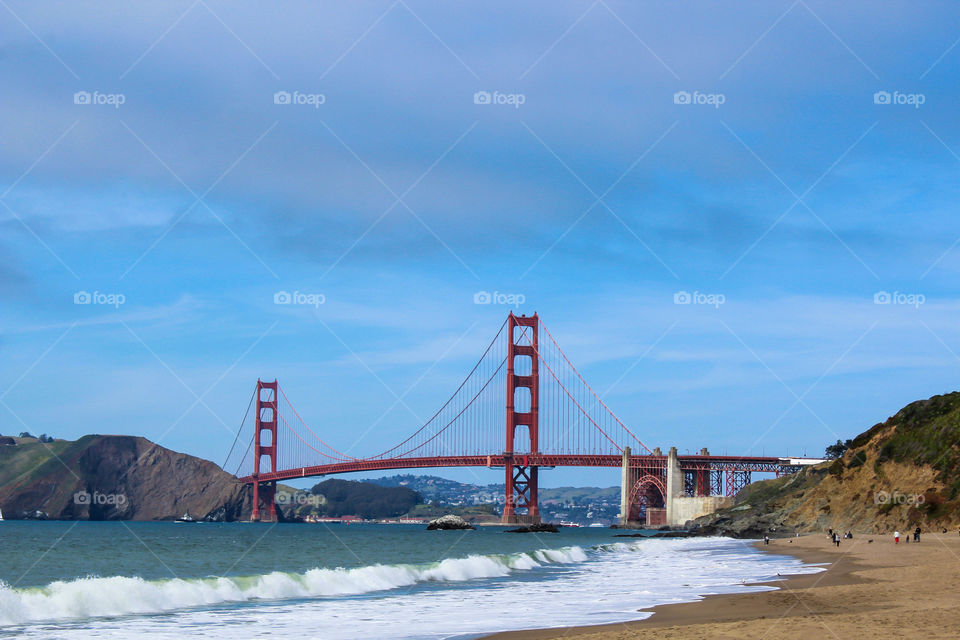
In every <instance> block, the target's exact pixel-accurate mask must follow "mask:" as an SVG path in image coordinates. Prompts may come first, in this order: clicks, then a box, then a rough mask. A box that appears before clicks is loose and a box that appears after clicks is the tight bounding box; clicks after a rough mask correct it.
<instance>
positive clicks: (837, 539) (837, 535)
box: [833, 531, 840, 547]
mask: <svg viewBox="0 0 960 640" xmlns="http://www.w3.org/2000/svg"><path fill="white" fill-rule="evenodd" d="M833 542H834V543H835V544H836V545H837V547H839V546H840V532H839V531H837V532H836V533H835V534H833Z"/></svg>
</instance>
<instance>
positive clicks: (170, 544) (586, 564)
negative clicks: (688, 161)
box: [0, 521, 821, 639]
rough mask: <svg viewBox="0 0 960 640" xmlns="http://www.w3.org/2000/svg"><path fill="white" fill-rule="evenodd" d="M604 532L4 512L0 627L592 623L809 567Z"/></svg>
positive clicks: (740, 588)
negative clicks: (22, 517)
mask: <svg viewBox="0 0 960 640" xmlns="http://www.w3.org/2000/svg"><path fill="white" fill-rule="evenodd" d="M615 533H616V531H614V530H609V529H589V528H580V529H563V530H562V531H561V532H560V533H557V534H536V535H534V534H512V533H505V532H504V530H503V529H502V528H499V527H482V528H479V529H478V530H476V531H426V530H425V528H424V527H423V526H422V525H367V524H360V525H340V524H331V525H323V524H317V525H295V524H276V525H271V524H262V523H261V524H246V523H226V524H214V523H200V524H175V523H144V522H133V523H121V522H16V521H5V522H3V523H0V581H2V582H0V637H14V636H15V637H28V638H89V637H97V638H127V637H133V636H148V637H161V638H181V637H184V635H189V636H192V637H210V638H220V637H229V638H232V639H234V638H261V637H268V636H269V637H278V638H281V637H310V638H331V639H339V638H357V637H375V638H397V639H400V638H450V637H460V638H469V637H477V636H480V635H483V634H487V633H492V632H496V631H503V630H509V629H524V628H539V627H554V626H567V625H582V624H602V623H608V622H618V621H627V620H636V619H641V618H644V617H646V616H647V615H649V614H647V613H642V612H640V611H638V609H642V608H646V607H650V606H653V605H656V604H666V603H672V602H684V601H691V600H697V599H699V598H701V597H703V596H704V595H708V594H714V593H736V592H745V591H755V590H760V589H769V588H773V587H766V586H758V585H756V584H753V583H756V582H762V581H768V580H771V579H776V576H777V574H790V573H810V572H815V571H819V570H821V569H819V568H817V567H810V566H804V565H802V564H801V563H800V562H799V561H798V560H796V559H794V558H791V557H786V556H776V555H770V554H764V553H761V552H758V551H757V550H755V549H753V548H752V547H751V546H749V544H748V543H746V542H744V541H738V540H731V539H727V538H685V539H646V538H616V537H614V534H615Z"/></svg>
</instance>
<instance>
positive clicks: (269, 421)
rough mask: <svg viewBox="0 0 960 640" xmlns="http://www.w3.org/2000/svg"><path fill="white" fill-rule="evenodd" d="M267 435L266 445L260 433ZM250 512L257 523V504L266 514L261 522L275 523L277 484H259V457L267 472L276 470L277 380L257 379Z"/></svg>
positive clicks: (258, 509)
mask: <svg viewBox="0 0 960 640" xmlns="http://www.w3.org/2000/svg"><path fill="white" fill-rule="evenodd" d="M266 433H269V434H270V438H269V440H270V442H269V443H266V444H265V443H264V441H263V437H264V434H266ZM253 438H254V440H253V512H252V513H251V516H250V519H251V520H252V521H253V522H259V521H260V519H261V518H260V501H261V498H262V500H263V502H264V503H265V506H266V510H267V513H266V514H265V517H264V519H265V520H267V521H269V522H275V521H276V519H277V505H276V502H274V497H275V496H276V493H277V483H276V482H275V481H273V482H264V483H263V484H262V485H261V483H260V463H261V459H262V458H263V456H267V457H269V458H270V472H271V473H275V472H276V471H277V381H276V380H274V381H273V382H264V381H262V380H260V379H258V380H257V418H256V427H255V430H254V434H253Z"/></svg>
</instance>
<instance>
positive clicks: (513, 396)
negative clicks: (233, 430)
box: [225, 313, 805, 523]
mask: <svg viewBox="0 0 960 640" xmlns="http://www.w3.org/2000/svg"><path fill="white" fill-rule="evenodd" d="M254 402H255V403H256V408H255V412H254V414H253V419H252V420H250V421H248V420H247V418H248V417H249V415H250V409H251V407H252V406H253V404H254ZM250 423H252V434H250V437H249V440H248V439H247V438H246V437H243V438H241V435H242V434H243V433H245V432H249V430H250V429H249V426H248V425H249V424H250ZM241 442H245V443H246V449H245V450H241V449H242V447H241V448H238V447H237V444H238V443H241ZM804 462H805V461H802V460H796V459H787V458H777V457H747V456H713V455H710V454H709V453H708V452H707V450H706V449H704V450H702V451H701V452H700V455H693V456H677V455H676V450H675V449H674V450H671V452H670V454H669V455H666V456H665V455H662V454H661V452H660V450H659V449H653V450H651V449H649V448H648V447H647V446H646V445H644V444H643V442H641V441H640V439H639V438H638V437H637V436H636V435H635V434H634V433H633V432H632V431H631V430H630V429H629V428H628V427H627V426H626V425H625V424H624V423H623V422H621V421H620V419H619V418H617V416H616V415H614V413H613V412H612V411H611V410H610V409H609V408H608V407H607V405H606V404H605V403H604V402H603V399H602V398H601V397H600V396H599V395H598V394H597V393H596V392H594V391H593V389H592V388H590V386H589V385H588V384H587V383H586V381H585V380H584V379H583V377H582V376H581V375H580V373H579V371H577V369H576V368H575V367H574V366H573V364H572V363H571V362H570V360H569V359H568V358H567V356H566V355H565V354H564V353H563V351H562V350H561V349H560V346H559V345H558V344H557V341H556V340H555V339H554V337H553V335H551V334H550V332H549V331H548V330H547V328H546V327H545V326H544V325H543V323H541V322H540V319H539V317H538V316H537V315H536V314H534V315H533V316H517V315H514V314H513V313H511V314H510V315H509V316H508V318H507V320H506V321H505V322H504V323H503V324H502V325H501V326H500V329H499V331H498V332H497V334H496V336H495V337H494V338H493V340H492V341H491V342H490V344H489V345H488V346H487V348H486V350H485V351H484V353H483V355H482V356H481V357H480V359H479V360H478V361H477V364H476V365H475V366H474V367H473V369H472V370H471V371H470V373H469V374H468V375H467V376H466V378H465V379H464V380H463V382H462V383H461V384H460V386H459V387H458V388H457V389H456V391H454V393H453V395H451V396H450V398H449V399H448V400H447V401H446V402H444V403H443V405H442V406H441V407H440V408H439V409H438V410H437V412H436V413H435V414H433V416H431V418H430V419H429V420H427V421H426V423H425V424H423V425H422V426H420V428H419V429H417V430H416V431H415V432H414V433H413V434H412V435H410V436H409V437H408V438H406V439H405V440H404V441H402V442H400V443H399V444H397V445H395V446H393V447H391V448H389V449H387V450H385V451H382V452H381V453H378V454H376V455H372V456H368V457H364V458H357V457H353V456H350V455H348V454H346V453H343V452H341V451H339V450H337V449H336V448H334V447H333V446H331V445H330V444H328V443H327V442H325V441H324V440H323V439H322V438H321V437H320V436H318V435H317V434H316V433H315V432H314V431H313V430H312V429H311V428H310V427H309V426H307V423H306V422H305V421H304V420H303V419H302V418H301V417H300V414H299V413H297V411H296V409H294V407H293V405H292V404H291V403H290V401H289V400H288V399H287V396H286V394H285V393H284V392H283V388H282V387H281V386H280V385H279V384H278V383H277V381H276V380H274V381H273V382H265V381H262V380H258V381H257V386H256V390H255V391H254V394H253V397H252V398H251V401H250V404H249V405H248V407H247V415H246V416H245V417H244V421H243V423H242V425H241V428H240V431H238V433H237V439H236V440H235V441H234V446H233V447H232V448H231V450H230V454H229V455H228V458H227V464H226V465H225V466H229V468H233V467H234V465H236V475H237V476H239V477H240V478H241V480H242V481H243V482H245V483H249V484H252V485H253V515H252V518H253V520H261V519H263V520H271V521H272V520H275V519H276V517H277V513H276V504H275V502H274V496H275V493H276V483H277V482H279V481H283V480H291V479H294V478H306V477H312V476H325V475H331V474H340V473H352V472H358V471H383V470H388V469H425V468H437V467H488V468H498V467H502V468H503V469H504V478H505V485H506V487H505V496H504V497H505V501H504V507H503V522H504V523H516V522H539V519H540V511H539V505H538V497H537V494H538V486H539V472H540V470H541V469H544V468H555V467H619V468H621V469H622V474H623V483H622V487H623V494H624V495H623V498H622V499H621V504H622V507H621V510H622V511H623V514H622V517H623V519H624V520H640V519H642V518H644V517H646V518H647V521H648V522H651V523H660V522H658V520H659V521H664V520H665V518H664V513H663V512H664V509H665V508H666V510H667V511H669V507H670V498H671V496H673V497H680V496H688V497H709V496H732V495H733V494H735V493H736V492H737V491H739V490H740V489H742V488H743V487H744V486H746V485H747V484H749V483H750V480H751V473H754V472H762V473H773V474H776V475H777V476H779V475H781V474H783V473H790V472H793V471H795V470H796V469H798V468H799V465H801V464H803V463H804ZM231 463H232V464H231Z"/></svg>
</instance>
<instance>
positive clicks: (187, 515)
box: [174, 511, 200, 523]
mask: <svg viewBox="0 0 960 640" xmlns="http://www.w3.org/2000/svg"><path fill="white" fill-rule="evenodd" d="M174 522H181V523H193V522H200V521H199V520H197V519H196V518H193V517H192V516H191V515H190V512H189V511H187V512H186V513H184V514H183V515H182V516H180V517H179V518H177V519H176V520H174Z"/></svg>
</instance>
